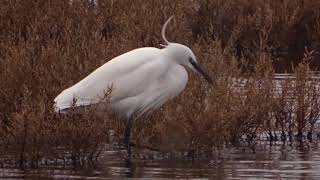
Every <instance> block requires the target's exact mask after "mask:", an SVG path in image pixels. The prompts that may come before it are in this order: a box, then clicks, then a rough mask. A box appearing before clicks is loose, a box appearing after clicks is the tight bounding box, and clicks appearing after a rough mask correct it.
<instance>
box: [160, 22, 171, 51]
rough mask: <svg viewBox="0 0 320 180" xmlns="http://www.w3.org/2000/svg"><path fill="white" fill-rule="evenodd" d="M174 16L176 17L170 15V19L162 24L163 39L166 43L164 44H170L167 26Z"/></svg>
mask: <svg viewBox="0 0 320 180" xmlns="http://www.w3.org/2000/svg"><path fill="white" fill-rule="evenodd" d="M173 17H174V16H170V17H169V19H168V20H167V21H166V22H165V23H164V24H163V26H162V30H161V36H162V39H163V40H164V42H165V45H164V46H166V45H168V44H169V43H170V42H169V41H168V40H167V38H166V28H167V26H168V24H169V22H170V21H171V20H172V19H173Z"/></svg>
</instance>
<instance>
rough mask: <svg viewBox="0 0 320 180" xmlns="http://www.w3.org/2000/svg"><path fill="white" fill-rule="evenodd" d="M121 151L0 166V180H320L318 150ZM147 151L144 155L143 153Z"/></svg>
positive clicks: (315, 147) (295, 148)
mask: <svg viewBox="0 0 320 180" xmlns="http://www.w3.org/2000/svg"><path fill="white" fill-rule="evenodd" d="M124 153H125V152H123V151H107V152H105V153H104V157H103V158H102V159H101V160H100V164H99V165H98V166H97V167H91V168H82V169H77V170H74V169H71V168H62V167H61V168H55V169H43V170H42V169H40V170H29V171H22V170H18V169H0V177H1V179H120V178H125V177H132V178H138V179H141V178H148V179H150V178H151V179H157V178H210V179H308V180H309V179H320V149H319V147H318V144H309V147H307V146H304V148H299V147H297V146H290V145H286V146H282V145H280V144H279V145H273V146H271V147H270V146H259V148H258V149H257V151H256V153H253V152H252V151H251V150H249V149H245V148H232V149H227V150H224V151H222V152H221V154H219V155H217V157H216V158H211V159H202V160H195V161H194V162H192V161H191V160H190V159H177V158H175V159H171V158H169V157H166V158H163V157H160V156H158V155H157V153H146V156H147V157H144V160H134V161H132V162H131V163H128V162H126V161H125V160H124V159H123V158H124ZM147 154H148V155H147Z"/></svg>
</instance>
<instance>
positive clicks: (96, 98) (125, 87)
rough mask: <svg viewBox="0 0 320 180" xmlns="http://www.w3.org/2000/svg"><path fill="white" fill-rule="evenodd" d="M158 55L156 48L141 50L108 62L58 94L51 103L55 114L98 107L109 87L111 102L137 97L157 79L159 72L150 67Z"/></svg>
mask: <svg viewBox="0 0 320 180" xmlns="http://www.w3.org/2000/svg"><path fill="white" fill-rule="evenodd" d="M159 53H160V49H157V48H140V49H136V50H132V51H130V52H127V53H125V54H122V55H120V56H118V57H116V58H114V59H112V60H110V61H109V62H107V63H105V64H104V65H102V66H101V67H99V68H98V69H96V70H95V71H94V72H92V73H91V74H89V75H88V76H87V77H85V78H84V79H83V80H81V81H80V82H78V83H77V84H75V85H74V86H72V87H70V88H68V89H66V90H64V91H63V92H62V93H61V94H59V95H58V96H57V97H56V98H55V100H54V101H55V103H56V110H62V109H66V108H70V107H71V106H72V105H74V106H86V105H90V104H95V103H98V102H100V101H101V99H102V98H103V97H104V96H105V93H106V92H107V90H108V88H109V87H113V88H114V89H113V91H114V92H112V97H111V101H117V100H119V99H123V98H125V97H131V96H136V95H138V94H140V93H141V92H142V91H143V89H144V88H145V87H144V86H145V85H146V84H147V82H149V81H152V78H153V77H154V76H156V74H154V73H157V72H159V69H157V67H155V64H153V63H151V62H152V61H154V60H155V59H157V57H158V56H159ZM150 73H152V74H153V77H152V76H150ZM74 100H75V101H74Z"/></svg>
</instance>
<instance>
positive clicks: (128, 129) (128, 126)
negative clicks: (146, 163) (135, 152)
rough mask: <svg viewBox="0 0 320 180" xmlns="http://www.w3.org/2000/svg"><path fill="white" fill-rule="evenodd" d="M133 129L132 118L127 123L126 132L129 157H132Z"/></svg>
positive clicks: (125, 137) (125, 140) (125, 138)
mask: <svg viewBox="0 0 320 180" xmlns="http://www.w3.org/2000/svg"><path fill="white" fill-rule="evenodd" d="M131 128H132V118H131V117H130V118H129V119H128V121H127V126H126V130H125V131H124V145H125V147H126V149H127V152H128V156H129V157H131V146H130V136H131Z"/></svg>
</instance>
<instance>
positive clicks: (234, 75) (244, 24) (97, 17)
mask: <svg viewBox="0 0 320 180" xmlns="http://www.w3.org/2000/svg"><path fill="white" fill-rule="evenodd" d="M319 8H320V2H319V1H318V0H295V1H291V0H290V1H289V0H283V1H262V0H250V1H249V0H237V1H234V0H224V1H222V0H198V1H197V0H194V1H191V0H190V1H187V0H177V1H170V0H164V1H160V0H150V1H144V0H134V1H125V0H118V1H109V0H100V1H99V6H97V7H93V6H92V5H90V4H89V3H88V2H87V1H76V2H74V3H73V4H70V3H69V2H68V1H67V0H60V1H55V0H49V1H40V0H39V1H38V0H37V1H34V0H24V1H17V0H12V1H3V2H1V6H0V109H1V112H0V126H1V130H0V142H1V143H0V159H1V160H0V164H1V165H5V164H10V163H12V162H13V163H18V164H20V165H21V166H25V165H30V166H33V167H37V166H38V165H39V164H46V163H48V161H53V162H58V161H64V162H65V161H67V162H73V163H78V164H79V163H80V164H85V163H86V162H88V161H91V160H93V159H95V158H96V157H98V155H99V152H100V151H102V150H103V147H104V146H103V145H104V144H105V143H107V141H108V133H107V131H108V130H109V129H116V135H117V137H119V139H120V137H122V132H123V125H122V123H121V122H118V121H116V120H115V119H114V118H113V117H105V118H101V117H98V116H96V115H95V114H94V113H92V112H91V111H90V112H88V113H84V114H82V115H79V114H77V113H70V114H68V115H64V116H61V115H58V114H55V113H54V112H53V99H54V97H55V96H56V95H57V94H59V93H60V92H61V91H62V90H63V89H65V88H67V87H69V86H70V85H72V84H74V83H76V82H78V81H79V80H81V79H82V78H83V77H85V76H86V75H88V74H89V73H90V72H92V71H93V70H94V69H96V68H97V67H99V66H101V65H102V64H104V63H105V62H107V61H108V60H110V59H112V58H113V57H115V56H117V55H119V54H122V53H124V52H126V51H129V50H132V49H134V48H138V47H143V46H155V47H159V44H160V43H162V40H161V37H160V30H161V26H162V24H163V23H164V21H165V20H166V19H167V18H168V17H169V16H170V15H172V14H175V21H174V22H173V23H172V24H170V27H169V29H168V31H167V36H168V39H169V40H170V41H174V42H180V43H183V44H186V45H188V46H189V47H191V48H192V49H193V51H194V53H195V54H196V56H197V57H198V60H199V61H200V63H201V64H203V65H204V67H206V69H207V70H208V71H209V74H210V75H211V76H212V77H214V78H215V81H216V85H215V86H214V87H210V86H208V85H207V84H206V83H205V82H203V81H202V80H200V79H199V78H198V77H196V76H195V75H193V74H192V73H190V81H189V84H188V87H187V89H186V90H185V91H184V92H183V93H182V95H181V96H179V97H178V98H176V99H175V100H173V101H171V102H168V103H167V104H166V105H165V106H164V107H163V108H162V109H161V110H159V111H157V112H155V114H153V115H152V116H151V117H147V118H145V119H143V120H140V121H138V122H137V123H136V124H135V128H134V131H133V138H134V139H133V140H134V142H135V143H136V144H138V145H139V144H140V145H142V144H144V145H146V144H147V145H150V146H154V147H157V148H158V149H160V150H161V151H164V152H173V151H178V152H188V154H189V155H193V156H195V155H200V154H210V153H211V152H213V151H214V150H216V149H220V148H223V147H225V146H229V145H239V143H241V141H242V140H243V139H244V137H245V141H246V143H247V145H249V146H251V147H254V145H255V143H256V142H257V140H258V139H259V137H260V135H261V133H262V132H268V137H269V139H270V140H272V141H273V140H276V138H277V134H276V133H275V131H278V130H280V131H282V135H283V136H282V139H283V140H284V139H286V138H287V137H289V139H292V137H293V135H294V134H298V135H299V136H298V137H300V139H301V140H302V134H304V133H306V132H308V137H312V134H313V133H314V130H315V128H316V127H315V121H316V119H317V118H318V117H319V116H320V112H319V106H320V102H319V100H318V98H317V97H319V87H318V83H319V82H318V81H319V80H318V79H312V78H310V77H312V71H311V70H317V69H318V68H319V66H320V64H319V62H320V61H319V60H320V59H319V57H320V56H319V52H318V51H319V48H320V46H319V43H318V42H319V40H320V32H319V29H320V28H319V24H320V19H319V18H320V14H319V12H320V11H318V9H319ZM173 12H174V13H173ZM127 14H129V15H127ZM275 72H292V73H294V77H295V78H294V79H287V80H284V81H281V83H280V87H278V86H277V85H276V83H275V81H274V80H273V79H274V73H275ZM277 88H281V89H282V91H281V92H279V91H277V93H275V89H277ZM274 94H277V95H274ZM309 139H312V138H309Z"/></svg>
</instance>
